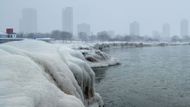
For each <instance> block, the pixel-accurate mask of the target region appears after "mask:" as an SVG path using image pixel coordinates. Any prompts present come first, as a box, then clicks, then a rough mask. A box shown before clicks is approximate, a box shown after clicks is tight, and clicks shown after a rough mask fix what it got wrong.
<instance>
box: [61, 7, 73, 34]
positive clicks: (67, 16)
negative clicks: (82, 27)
mask: <svg viewBox="0 0 190 107" xmlns="http://www.w3.org/2000/svg"><path fill="white" fill-rule="evenodd" d="M62 27H63V31H65V32H69V33H71V34H73V8H72V7H66V8H65V9H63V12H62Z"/></svg>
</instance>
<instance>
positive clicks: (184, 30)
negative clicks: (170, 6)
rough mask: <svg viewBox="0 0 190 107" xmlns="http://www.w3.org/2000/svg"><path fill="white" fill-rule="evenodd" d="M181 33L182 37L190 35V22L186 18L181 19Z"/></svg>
mask: <svg viewBox="0 0 190 107" xmlns="http://www.w3.org/2000/svg"><path fill="white" fill-rule="evenodd" d="M180 33H181V36H182V37H185V36H188V35H189V22H188V20H186V19H183V20H181V23H180Z"/></svg>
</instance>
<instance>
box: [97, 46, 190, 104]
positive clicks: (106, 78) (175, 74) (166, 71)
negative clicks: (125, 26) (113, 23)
mask: <svg viewBox="0 0 190 107" xmlns="http://www.w3.org/2000/svg"><path fill="white" fill-rule="evenodd" d="M106 52H107V53H108V54H110V55H111V56H113V57H116V58H118V59H120V61H121V63H122V64H121V65H119V66H113V67H109V68H101V69H96V70H95V72H96V90H97V92H98V93H100V95H101V96H102V98H103V100H104V103H105V107H190V46H168V47H144V48H112V49H109V50H107V51H106Z"/></svg>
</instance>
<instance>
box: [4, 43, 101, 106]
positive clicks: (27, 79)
mask: <svg viewBox="0 0 190 107" xmlns="http://www.w3.org/2000/svg"><path fill="white" fill-rule="evenodd" d="M0 70H1V72H0V107H84V106H86V107H88V106H90V105H98V106H100V107H101V106H103V101H102V99H101V97H100V96H99V94H97V93H95V89H94V76H95V74H94V72H93V71H92V69H91V68H90V66H89V65H88V64H87V63H86V62H85V58H84V57H83V55H82V54H81V53H80V52H77V51H75V50H72V49H70V48H66V47H63V46H61V45H53V44H49V43H45V42H42V41H34V40H24V41H18V42H9V43H6V44H1V45H0Z"/></svg>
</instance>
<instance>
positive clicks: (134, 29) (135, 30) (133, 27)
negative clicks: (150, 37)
mask: <svg viewBox="0 0 190 107" xmlns="http://www.w3.org/2000/svg"><path fill="white" fill-rule="evenodd" d="M129 33H130V35H135V36H139V34H140V24H139V23H138V22H137V21H134V22H132V23H130V25H129Z"/></svg>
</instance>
